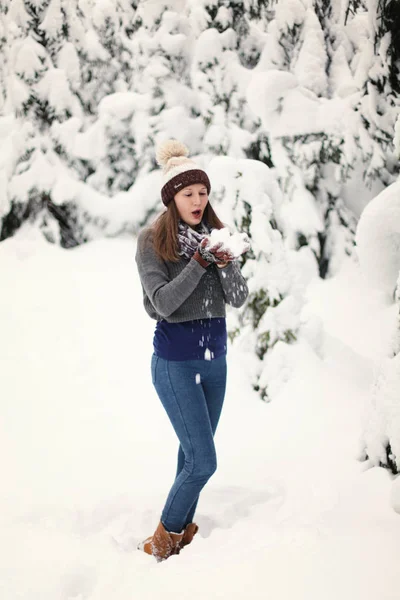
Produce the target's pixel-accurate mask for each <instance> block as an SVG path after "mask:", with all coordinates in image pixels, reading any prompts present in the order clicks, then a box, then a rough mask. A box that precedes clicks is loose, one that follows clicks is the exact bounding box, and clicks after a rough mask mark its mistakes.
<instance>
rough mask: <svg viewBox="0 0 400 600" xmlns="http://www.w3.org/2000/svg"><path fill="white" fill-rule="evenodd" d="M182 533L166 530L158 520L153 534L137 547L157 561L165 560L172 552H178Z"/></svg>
mask: <svg viewBox="0 0 400 600" xmlns="http://www.w3.org/2000/svg"><path fill="white" fill-rule="evenodd" d="M184 533H185V532H184V531H182V533H172V532H170V531H167V530H166V529H165V527H164V525H163V524H162V523H161V521H160V522H159V524H158V527H157V529H156V530H155V532H154V533H153V535H152V536H150V537H148V538H147V539H146V540H144V542H141V543H140V544H139V545H138V549H139V550H143V551H144V552H146V554H151V555H152V556H154V557H155V558H156V559H157V560H158V561H161V560H166V559H167V558H169V557H170V556H171V555H172V554H179V552H180V549H181V547H180V544H181V542H182V539H183V536H184ZM192 537H193V536H192Z"/></svg>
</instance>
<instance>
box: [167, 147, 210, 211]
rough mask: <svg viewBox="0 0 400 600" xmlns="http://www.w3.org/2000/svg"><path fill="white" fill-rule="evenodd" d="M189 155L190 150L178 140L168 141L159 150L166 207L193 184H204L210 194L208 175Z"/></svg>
mask: <svg viewBox="0 0 400 600" xmlns="http://www.w3.org/2000/svg"><path fill="white" fill-rule="evenodd" d="M188 155H189V150H188V149H187V147H186V146H185V145H184V144H182V143H181V142H178V140H167V141H166V142H163V143H162V144H160V146H159V147H158V148H157V152H156V159H157V163H158V164H159V165H160V167H162V168H163V175H164V178H163V180H164V185H163V187H162V189H161V198H162V201H163V202H164V204H165V206H168V204H169V203H170V202H171V200H173V198H174V196H175V194H176V193H177V192H179V191H180V190H182V189H183V188H184V187H186V186H188V185H191V184H192V183H203V184H204V185H205V186H206V188H207V192H208V193H210V190H211V184H210V180H209V179H208V175H207V173H206V172H205V171H203V170H202V169H200V168H199V167H198V165H196V163H195V162H194V161H193V160H192V159H190V158H188Z"/></svg>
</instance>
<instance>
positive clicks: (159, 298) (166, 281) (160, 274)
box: [136, 229, 248, 323]
mask: <svg viewBox="0 0 400 600" xmlns="http://www.w3.org/2000/svg"><path fill="white" fill-rule="evenodd" d="M136 263H137V267H138V271H139V276H140V280H141V283H142V289H143V304H144V307H145V309H146V312H147V314H148V315H149V316H150V317H151V318H152V319H155V320H157V321H160V320H162V319H165V320H166V321H168V322H169V323H180V322H184V321H190V320H193V319H203V318H212V317H225V316H226V310H225V304H226V303H228V304H230V305H231V306H234V307H235V308H239V307H240V306H242V305H243V303H244V302H245V300H246V298H247V295H248V289H247V284H246V281H245V279H244V278H243V276H242V273H241V271H240V268H239V265H238V264H237V263H236V262H232V263H230V264H229V266H228V267H226V268H225V269H218V268H217V267H216V266H215V265H210V266H209V267H208V268H203V267H202V266H201V265H200V264H199V263H198V262H197V261H196V260H194V259H193V258H191V259H187V258H183V257H182V258H181V259H180V260H179V261H178V262H171V261H162V260H160V259H159V258H158V256H157V255H156V253H155V251H154V248H153V244H152V239H151V231H150V230H148V229H145V230H142V232H141V233H140V234H139V238H138V243H137V250H136Z"/></svg>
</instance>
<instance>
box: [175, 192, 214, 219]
mask: <svg viewBox="0 0 400 600" xmlns="http://www.w3.org/2000/svg"><path fill="white" fill-rule="evenodd" d="M174 200H175V205H176V208H177V209H178V213H179V216H180V218H181V219H182V221H185V223H187V224H188V225H190V227H195V226H196V225H198V224H199V223H200V222H201V220H202V218H203V213H204V209H205V207H206V206H207V202H208V194H207V188H206V186H205V185H204V184H203V183H193V184H192V185H188V186H186V187H184V188H182V189H181V190H179V192H178V193H177V194H175V196H174Z"/></svg>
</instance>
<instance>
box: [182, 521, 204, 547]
mask: <svg viewBox="0 0 400 600" xmlns="http://www.w3.org/2000/svg"><path fill="white" fill-rule="evenodd" d="M198 530H199V528H198V526H197V525H196V523H189V525H186V527H185V530H184V532H183V538H182V541H181V543H180V545H179V549H180V550H182V548H184V547H185V546H187V545H188V544H190V543H191V541H192V540H193V538H194V536H195V535H196V533H197V532H198Z"/></svg>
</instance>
